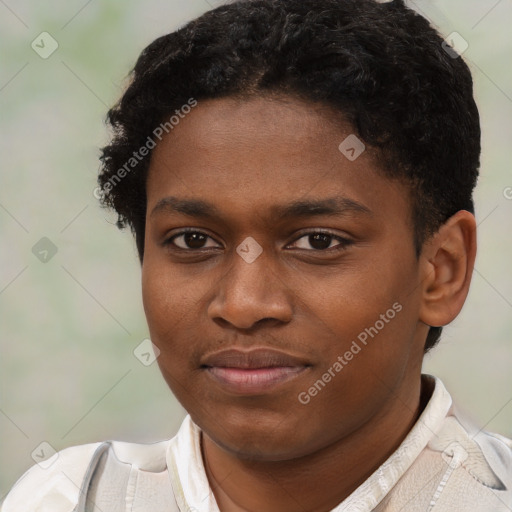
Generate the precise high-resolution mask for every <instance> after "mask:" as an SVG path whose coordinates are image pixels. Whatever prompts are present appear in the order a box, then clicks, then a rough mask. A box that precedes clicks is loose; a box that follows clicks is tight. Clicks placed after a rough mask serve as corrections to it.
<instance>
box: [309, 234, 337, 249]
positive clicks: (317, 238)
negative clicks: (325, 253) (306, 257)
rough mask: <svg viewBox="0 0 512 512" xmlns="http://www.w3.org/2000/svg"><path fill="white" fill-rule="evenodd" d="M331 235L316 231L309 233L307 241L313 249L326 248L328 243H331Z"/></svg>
mask: <svg viewBox="0 0 512 512" xmlns="http://www.w3.org/2000/svg"><path fill="white" fill-rule="evenodd" d="M331 239H332V236H331V235H326V234H324V233H316V234H314V235H309V243H310V244H311V247H314V248H315V249H327V248H328V247H329V245H331Z"/></svg>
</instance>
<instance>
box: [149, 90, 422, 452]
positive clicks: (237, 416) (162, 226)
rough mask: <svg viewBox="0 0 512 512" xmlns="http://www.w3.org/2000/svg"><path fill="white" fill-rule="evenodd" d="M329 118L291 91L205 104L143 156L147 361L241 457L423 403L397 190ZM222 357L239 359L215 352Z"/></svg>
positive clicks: (409, 252) (404, 201) (411, 280)
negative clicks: (146, 163) (152, 351)
mask: <svg viewBox="0 0 512 512" xmlns="http://www.w3.org/2000/svg"><path fill="white" fill-rule="evenodd" d="M331 115H332V114H331ZM331 119H332V118H330V117H329V114H328V113H326V111H320V110H318V109H317V108H316V107H314V106H313V105H309V104H305V103H301V102H299V101H296V100H292V99H288V102H287V103H285V102H281V101H271V100H269V99H263V98H258V99H252V100H247V101H238V102H237V101H235V100H234V99H220V100H214V101H200V102H199V104H198V106H197V107H196V108H195V109H193V111H192V112H191V113H190V114H189V115H188V116H187V117H186V118H184V119H182V120H181V121H180V124H179V125H178V126H176V127H175V128H174V130H173V131H172V132H170V133H169V134H168V135H166V137H165V138H163V139H162V141H161V142H160V143H159V144H158V145H157V147H156V148H155V149H154V151H153V154H152V157H151V158H152V159H151V164H150V169H149V174H148V181H147V200H148V208H147V218H146V238H145V251H144V262H143V270H142V286H143V299H144V307H145V311H146V315H147V320H148V324H149V329H150V334H151V339H152V341H153V343H154V344H155V345H156V346H157V347H158V348H159V349H160V352H161V353H160V356H159V358H158V363H159V365H160V368H161V371H162V373H163V376H164V378H165V379H166V381H167V383H168V384H169V386H170V387H171V389H172V391H173V392H174V394H175V395H176V397H177V398H178V399H179V401H180V402H181V404H182V405H183V406H184V407H185V409H186V410H187V411H188V412H189V413H190V415H191V416H192V419H193V420H194V421H195V422H196V423H197V424H198V425H199V426H200V427H201V428H202V429H203V430H204V431H205V433H206V434H207V435H208V436H209V437H210V438H211V439H213V440H214V441H215V442H216V443H217V444H218V445H219V446H221V447H223V448H225V449H226V450H229V451H230V452H232V453H234V454H237V455H238V456H240V457H242V458H255V459H261V460H285V459H290V458H294V457H298V456H302V455H306V454H309V453H313V452H314V451H316V450H319V449H321V448H323V447H326V446H328V445H330V444H331V443H334V442H336V441H337V440H340V439H342V438H345V437H346V436H348V435H350V434H351V433H353V432H355V431H357V430H359V429H361V428H363V426H364V425H365V424H368V422H371V421H372V420H374V419H376V418H379V417H381V416H382V415H384V414H386V411H389V410H390V408H391V407H394V410H396V408H397V407H403V411H404V414H405V413H406V412H407V411H409V413H410V408H411V407H414V406H415V404H416V402H415V401H417V398H418V392H419V375H420V370H421V361H422V356H423V350H422V349H423V342H424V339H425V335H426V333H427V330H428V328H427V326H425V325H424V324H422V323H421V322H420V321H419V320H418V310H419V304H420V298H419V297H420V287H419V286H418V285H419V282H420V272H419V263H418V261H417V259H416V257H415V252H414V243H413V231H412V225H411V220H410V218H411V215H410V212H411V205H410V202H409V195H408V191H407V189H406V188H405V187H404V186H403V185H401V184H400V183H397V182H395V181H391V180H389V179H387V178H385V177H383V176H382V175H381V174H379V173H378V172H377V171H376V166H377V160H376V159H374V157H373V156H372V155H371V154H370V151H369V150H366V151H364V152H363V153H362V154H361V155H360V156H359V157H357V158H356V159H355V160H354V157H355V156H357V151H358V148H357V147H355V146H354V147H355V151H351V148H352V147H353V142H352V144H350V139H349V141H348V142H347V147H346V148H345V153H343V152H342V151H340V149H339V145H340V143H342V142H343V141H344V140H345V139H346V138H347V137H348V136H349V135H351V133H352V132H351V130H350V127H349V126H348V125H347V128H346V130H345V131H343V130H341V129H340V127H339V125H338V126H336V125H335V124H334V123H333V122H332V121H331ZM347 156H348V157H350V158H347ZM171 197H172V198H174V199H173V200H172V201H171V200H168V201H167V202H165V201H164V202H162V200H165V199H166V198H171ZM183 201H189V202H201V205H196V206H197V207H196V208H194V207H193V205H192V204H190V203H189V204H187V205H185V203H182V202H183ZM324 202H325V205H324V206H326V207H328V208H324V207H320V206H318V205H317V207H315V206H314V205H313V203H324ZM309 203H312V204H311V205H309V207H306V205H307V204H309ZM157 205H159V206H157ZM173 205H174V206H173ZM179 205H181V206H183V207H179ZM199 206H201V208H199ZM292 206H295V208H291V207H292ZM155 207H157V208H156V209H155ZM329 208H333V209H338V210H339V211H338V212H334V213H328V212H327V210H328V209H329ZM286 209H288V210H289V211H288V214H287V215H283V212H284V210H286ZM184 229H189V230H191V231H193V232H195V233H196V234H195V235H194V234H188V235H187V234H186V233H185V234H183V230H184ZM176 235H177V236H176ZM173 236H174V237H175V238H174V239H173V240H171V238H172V237H173ZM337 237H339V238H337ZM260 251H261V252H260ZM227 349H235V350H237V351H239V352H240V354H235V355H234V356H233V355H230V354H229V353H227V354H224V355H223V354H220V356H219V357H218V358H216V357H215V356H216V354H217V353H220V352H221V351H223V350H227ZM255 349H261V350H260V351H259V352H258V353H257V352H254V353H253V354H252V355H251V354H249V355H247V352H251V351H253V350H255ZM267 349H271V350H274V351H277V352H279V353H281V354H284V356H282V357H281V356H278V357H274V356H272V355H268V354H267V355H266V354H264V351H265V350H267ZM260 356H261V357H260ZM244 366H245V367H244ZM247 366H252V368H247ZM270 367H272V368H270ZM315 383H316V384H315ZM391 404H394V405H391ZM397 404H398V406H397ZM416 405H417V404H416Z"/></svg>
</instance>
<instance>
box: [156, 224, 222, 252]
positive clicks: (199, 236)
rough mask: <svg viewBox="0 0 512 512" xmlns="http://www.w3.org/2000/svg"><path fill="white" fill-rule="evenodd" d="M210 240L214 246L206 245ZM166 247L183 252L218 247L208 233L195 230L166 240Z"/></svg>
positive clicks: (184, 231)
mask: <svg viewBox="0 0 512 512" xmlns="http://www.w3.org/2000/svg"><path fill="white" fill-rule="evenodd" d="M208 240H210V241H213V242H214V244H213V245H212V244H211V243H210V245H206V244H207V243H208ZM164 245H166V246H169V245H170V246H175V247H178V248H179V249H183V250H189V251H193V250H198V249H208V248H209V247H218V244H217V245H216V242H215V241H214V240H213V238H212V237H211V236H209V235H207V234H206V233H203V232H201V231H194V230H188V229H187V230H183V231H180V232H179V233H176V234H175V235H173V236H171V237H170V238H168V239H167V240H165V242H164Z"/></svg>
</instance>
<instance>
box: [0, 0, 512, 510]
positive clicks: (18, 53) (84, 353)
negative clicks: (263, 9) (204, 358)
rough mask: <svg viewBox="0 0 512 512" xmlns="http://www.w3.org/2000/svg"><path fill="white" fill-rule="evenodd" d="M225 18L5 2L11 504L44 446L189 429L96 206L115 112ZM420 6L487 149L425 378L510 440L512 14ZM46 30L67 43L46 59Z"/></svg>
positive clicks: (3, 449) (1, 272) (5, 372)
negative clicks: (144, 352)
mask: <svg viewBox="0 0 512 512" xmlns="http://www.w3.org/2000/svg"><path fill="white" fill-rule="evenodd" d="M220 3H221V2H219V1H216V2H214V1H213V0H210V2H207V1H206V0H165V1H164V0H148V1H145V2H140V1H138V2H136V1H134V0H125V1H123V2H119V1H113V0H102V1H99V0H89V1H85V0H72V1H67V2H64V1H62V0H61V1H53V2H49V1H40V2H34V1H31V2H29V1H24V0H17V1H16V2H14V0H0V48H1V53H0V130H1V137H0V144H1V146H0V166H1V167H0V177H1V186H0V234H1V238H0V247H1V250H0V325H1V329H2V331H1V344H2V346H1V356H2V357H1V373H0V375H1V381H0V382H1V397H0V431H1V435H0V453H1V471H0V501H1V497H3V496H4V495H5V493H6V492H7V491H8V489H9V488H10V486H11V485H12V484H13V483H14V482H15V480H16V479H17V478H18V477H19V476H20V475H21V474H22V473H23V471H25V470H26V469H27V468H28V467H29V466H31V465H32V464H33V463H34V461H33V459H32V458H31V453H32V452H33V451H34V449H35V448H36V447H38V446H39V445H40V443H41V442H43V441H45V442H48V443H49V444H50V445H51V446H53V447H54V448H55V449H56V450H60V449H62V448H65V447H68V446H71V445H75V444H82V443H87V442H93V441H99V440H104V439H119V440H131V441H141V442H145V441H148V442H150V441H156V440H160V439H164V438H169V437H171V436H172V435H174V433H175V432H176V430H177V429H178V427H179V424H180V422H181V420H182V418H183V416H184V411H183V410H182V408H181V407H180V406H179V404H178V403H177V401H176V400H175V399H174V397H173V396H172V395H171V393H170V391H168V389H167V387H166V385H165V383H164V382H163V379H162V378H161V377H160V374H159V371H158V368H157V366H156V363H155V364H153V365H151V366H147V367H146V366H144V365H143V364H141V363H140V362H139V360H138V359H136V358H135V356H134V354H133V350H134V349H135V348H136V347H137V346H138V345H139V344H140V343H141V341H142V340H143V339H145V338H147V336H148V331H147V327H146V324H145V318H144V313H143V308H142V301H141V294H140V268H139V263H138V260H137V256H136V251H135V246H134V243H133V241H132V238H131V235H130V234H129V233H128V232H124V233H122V232H120V231H118V230H117V228H116V227H115V226H114V225H113V223H114V221H115V217H114V216H113V215H111V214H109V213H108V212H106V211H103V210H101V209H100V208H99V206H98V204H97V201H96V199H95V198H94V196H93V190H94V188H95V186H96V183H95V180H96V173H97V170H98V154H99V151H98V148H99V147H101V146H102V145H103V144H104V143H105V142H106V140H107V133H106V129H105V126H104V122H103V119H104V116H105V113H106V111H107V108H108V107H109V106H110V105H111V104H113V102H114V101H115V100H116V99H117V98H118V97H119V96H120V94H121V92H122V90H123V87H124V85H125V77H126V75H127V73H128V71H129V69H130V68H131V66H132V65H133V64H134V62H135V59H136V57H137V56H138V54H139V53H140V51H141V50H142V49H143V48H144V47H145V46H146V45H147V44H149V43H150V42H151V41H152V40H153V39H155V38H156V37H157V36H160V35H162V34H164V33H167V32H170V31H172V30H174V29H176V28H177V27H178V26H180V25H182V24H183V23H185V22H186V21H188V20H190V19H192V18H194V17H196V16H198V15H200V14H201V13H203V12H204V11H206V10H208V9H210V8H211V7H212V6H215V5H218V4H220ZM409 3H410V5H411V6H413V7H415V8H416V9H418V10H419V11H421V12H422V13H423V14H424V15H426V16H427V17H428V18H429V19H430V20H431V21H432V23H433V24H434V25H436V26H437V27H438V28H439V29H440V30H441V32H442V33H443V34H444V35H445V36H446V35H448V34H450V33H452V32H453V31H457V32H458V33H460V34H461V35H462V36H463V37H464V39H466V40H467V41H468V43H469V48H468V49H467V51H466V52H465V54H464V56H465V58H466V60H467V61H468V63H469V64H470V67H471V69H472V71H473V75H474V79H475V90H476V92H475V94H476V98H477V102H478V104H479V107H480V111H481V118H482V127H483V148H484V149H483V155H482V170H481V178H480V182H479V187H478V191H477V193H476V204H477V217H478V222H479V230H480V231H479V242H480V249H479V255H478V260H477V266H476V267H477V270H476V272H475V275H474V279H473V284H472V289H471V292H470V296H469V299H468V301H467V303H466V305H465V307H464V310H463V312H462V314H461V315H460V316H459V318H458V319H457V320H456V321H455V322H454V323H453V325H451V326H450V327H449V328H447V329H445V333H444V336H443V341H442V343H441V345H440V346H439V347H438V348H437V349H436V350H435V351H434V352H433V353H432V355H430V356H428V357H427V359H426V362H425V371H427V372H429V373H433V374H436V375H438V376H440V377H441V378H442V379H443V380H444V382H445V384H446V385H447V387H448V389H449V390H450V391H451V393H452V395H453V396H454V398H455V399H456V401H457V402H458V404H459V406H460V407H461V408H462V409H465V410H467V411H469V413H470V415H472V416H473V417H474V418H475V419H476V420H477V421H478V422H479V423H480V424H481V425H482V426H485V428H486V429H488V430H494V431H498V432H500V433H502V434H505V435H508V436H510V437H512V345H511V343H510V338H511V332H512V277H511V269H510V262H511V261H512V258H511V256H512V243H511V234H512V200H511V199H507V198H506V195H507V194H506V191H507V190H508V191H509V194H508V196H509V197H512V189H507V187H512V173H511V168H510V162H511V156H512V147H511V133H512V68H511V66H510V59H511V55H512V33H511V32H510V30H509V28H510V24H511V22H512V1H511V0H501V1H497V0H444V1H440V0H438V1H433V0H429V1H426V0H425V1H423V0H416V1H411V2H409ZM41 32H48V33H49V34H51V36H52V38H54V39H55V40H56V41H57V43H58V49H57V50H56V51H55V52H54V53H53V54H52V55H51V56H50V57H48V58H47V59H43V58H41V57H40V56H39V55H38V53H36V51H34V50H33V49H32V47H31V43H32V41H33V40H36V43H35V44H39V47H36V48H38V50H39V52H40V53H41V52H43V51H48V50H49V49H51V46H50V44H51V40H50V39H48V38H47V39H45V43H44V44H42V43H41V38H40V37H38V36H39V34H41ZM45 37H47V36H45ZM38 41H39V43H38ZM43 46H44V48H42V47H43ZM43 237H47V238H48V239H50V240H51V242H52V243H53V244H54V246H55V248H56V249H57V252H56V254H55V255H54V256H53V257H51V259H49V261H47V262H46V263H44V262H42V261H40V259H38V258H37V257H36V255H34V253H33V247H34V245H35V244H36V243H38V241H39V240H40V239H41V238H43ZM40 244H43V249H45V248H46V250H50V251H51V246H49V245H44V244H48V242H44V241H43V242H40ZM36 253H37V251H36ZM50 256H51V252H50V253H48V256H47V258H50Z"/></svg>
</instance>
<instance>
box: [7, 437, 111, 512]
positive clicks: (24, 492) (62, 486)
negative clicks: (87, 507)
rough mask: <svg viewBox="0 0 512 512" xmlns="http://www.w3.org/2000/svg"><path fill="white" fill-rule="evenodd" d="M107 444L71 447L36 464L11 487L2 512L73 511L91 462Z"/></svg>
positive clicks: (106, 447)
mask: <svg viewBox="0 0 512 512" xmlns="http://www.w3.org/2000/svg"><path fill="white" fill-rule="evenodd" d="M105 449H108V443H91V444H84V445H80V446H73V447H70V448H66V449H64V450H61V451H60V452H57V453H55V454H54V455H53V456H52V457H51V458H49V459H47V460H46V461H44V463H40V464H35V465H34V466H32V467H31V468H30V469H28V471H26V472H25V473H24V474H23V475H22V476H21V477H20V478H19V479H18V481H17V482H16V483H15V484H14V486H13V488H12V489H11V491H10V493H9V494H8V495H7V498H6V499H5V501H4V503H3V505H2V512H29V511H31V512H37V511H40V510H41V511H43V510H52V511H54V512H72V511H73V509H74V507H75V506H76V504H77V503H78V499H79V494H80V489H81V487H82V482H83V479H84V477H85V475H86V473H87V469H88V467H89V466H90V464H91V461H92V460H93V459H94V458H95V456H98V455H99V453H100V452H102V451H103V450H105Z"/></svg>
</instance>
